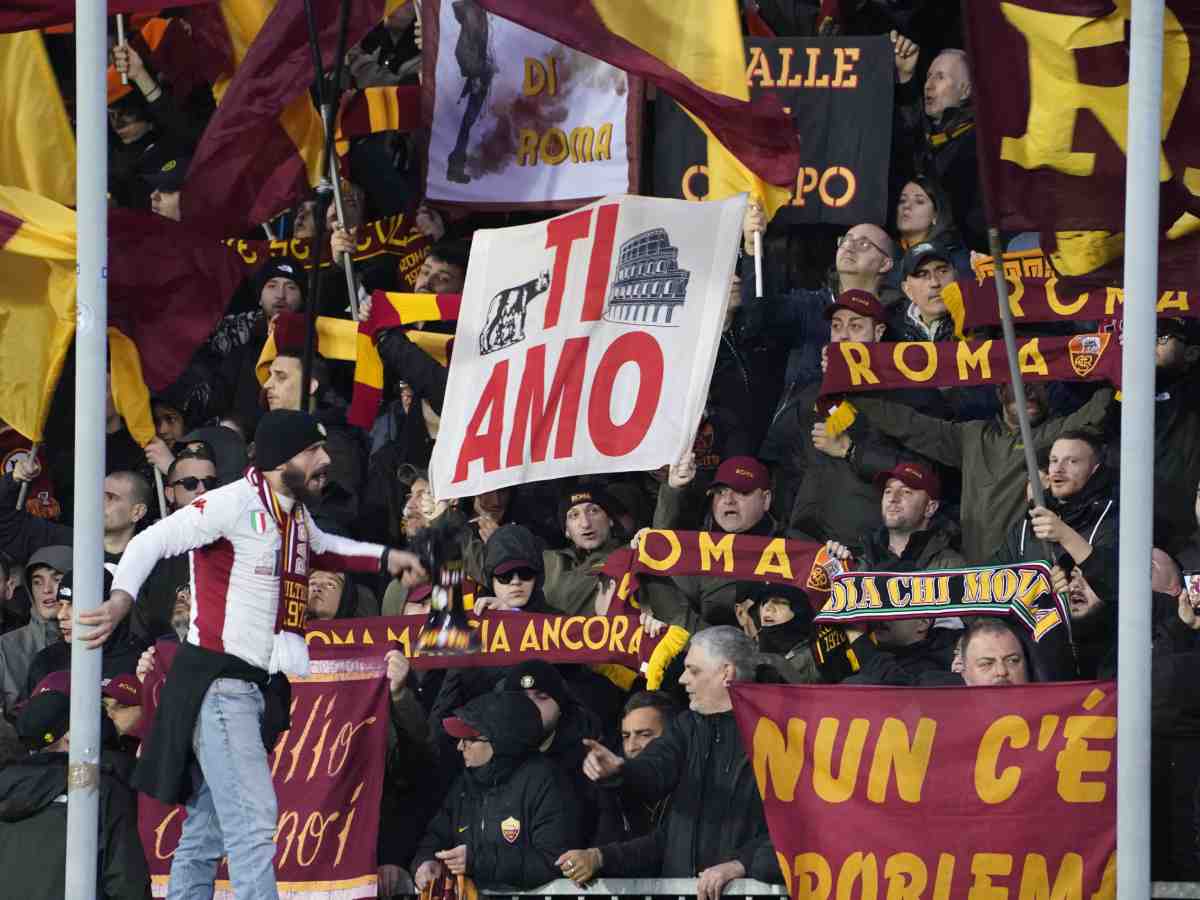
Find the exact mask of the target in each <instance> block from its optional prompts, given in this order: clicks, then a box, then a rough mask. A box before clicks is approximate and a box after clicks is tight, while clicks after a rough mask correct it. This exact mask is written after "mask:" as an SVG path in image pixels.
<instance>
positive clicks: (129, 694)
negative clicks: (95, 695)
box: [100, 673, 142, 706]
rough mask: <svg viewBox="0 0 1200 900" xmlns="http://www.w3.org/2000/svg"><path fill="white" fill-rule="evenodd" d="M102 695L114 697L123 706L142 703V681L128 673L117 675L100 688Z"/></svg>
mask: <svg viewBox="0 0 1200 900" xmlns="http://www.w3.org/2000/svg"><path fill="white" fill-rule="evenodd" d="M100 696H101V697H112V698H113V699H114V700H116V701H117V702H118V703H120V704H121V705H122V706H141V705H142V683H141V682H140V681H138V680H137V678H136V677H134V676H133V675H130V674H128V673H124V674H121V675H115V676H113V677H112V678H110V679H108V681H107V682H106V683H105V684H104V686H103V687H101V688H100Z"/></svg>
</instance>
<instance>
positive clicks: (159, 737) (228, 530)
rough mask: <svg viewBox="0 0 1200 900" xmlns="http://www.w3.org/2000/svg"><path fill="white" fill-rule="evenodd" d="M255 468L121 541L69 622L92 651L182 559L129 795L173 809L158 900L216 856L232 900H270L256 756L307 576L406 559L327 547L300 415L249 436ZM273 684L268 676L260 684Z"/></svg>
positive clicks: (271, 808)
mask: <svg viewBox="0 0 1200 900" xmlns="http://www.w3.org/2000/svg"><path fill="white" fill-rule="evenodd" d="M254 440H255V448H256V456H255V462H256V464H257V465H256V466H252V467H250V468H249V469H247V470H246V475H245V477H244V478H243V479H241V480H240V481H236V482H234V483H233V484H229V485H226V486H225V487H221V488H217V489H215V490H212V491H208V492H206V493H204V494H203V495H202V496H199V497H197V498H196V499H194V500H193V501H192V502H191V503H190V504H189V505H187V506H185V507H183V508H181V509H179V510H177V511H176V512H175V513H173V514H172V515H170V516H168V517H167V518H165V519H163V520H162V521H161V522H158V523H157V524H156V525H154V526H152V527H151V528H148V529H146V530H145V531H144V532H142V534H140V535H138V537H136V538H134V540H133V541H131V542H130V544H129V546H128V547H127V548H126V550H125V554H124V556H123V557H122V559H121V565H120V566H119V567H118V568H117V574H116V576H115V577H114V579H113V589H112V592H111V594H110V595H109V598H108V600H107V601H105V602H104V603H103V604H101V606H100V607H99V608H98V609H96V610H95V611H93V612H91V613H86V614H80V616H79V621H80V623H81V624H82V625H85V626H86V625H92V626H94V630H93V631H92V632H91V634H90V635H89V636H88V646H89V647H93V648H95V647H99V646H100V645H102V644H103V643H104V641H105V640H107V639H108V637H109V635H110V634H111V633H112V629H113V627H114V626H115V625H116V624H117V623H119V622H120V621H121V620H122V619H123V618H124V617H125V616H126V615H127V614H128V612H129V609H130V607H131V606H132V604H133V598H134V597H135V596H137V593H138V590H139V589H140V588H141V586H142V582H143V581H144V580H145V579H146V576H147V575H148V574H149V573H150V570H151V569H152V568H153V567H154V564H155V563H156V562H158V560H160V559H163V558H165V557H169V556H176V555H178V554H181V553H186V552H187V551H189V550H190V551H193V552H192V567H191V568H192V572H191V576H192V577H191V580H192V598H193V600H192V612H191V623H190V627H189V630H188V636H187V641H186V643H184V644H183V645H182V646H181V647H180V648H179V652H178V653H177V654H176V656H175V660H174V662H173V664H172V666H171V671H170V674H169V675H168V677H167V682H166V684H165V685H164V686H163V691H162V696H161V698H160V701H159V706H158V713H157V715H156V717H155V720H154V723H153V725H152V728H151V731H150V735H149V737H148V738H147V740H146V742H145V745H144V751H143V755H142V758H141V760H140V761H139V763H138V767H137V770H136V771H135V772H134V777H133V783H134V787H136V788H137V789H138V790H140V791H142V792H143V793H147V794H150V795H151V796H153V797H156V798H158V799H159V800H162V801H163V802H165V803H184V804H186V806H187V819H186V821H185V823H184V826H183V834H182V837H181V838H180V841H179V846H178V849H176V851H175V857H174V860H173V862H172V865H171V882H170V887H169V889H168V894H167V896H168V897H169V898H191V897H208V896H212V889H213V881H214V879H215V878H216V874H217V866H218V864H219V863H220V861H221V857H222V856H223V855H225V854H226V853H228V855H229V875H230V880H231V881H232V883H233V890H234V893H235V894H236V895H237V896H238V898H239V900H266V898H269V900H275V898H277V897H278V891H277V888H276V883H275V872H274V867H273V864H272V861H273V857H274V855H275V845H274V842H273V837H274V834H275V826H276V818H277V815H278V810H277V804H276V800H275V791H274V788H273V786H272V783H271V772H270V769H269V767H268V763H267V752H268V749H269V748H270V746H271V745H272V744H273V743H274V736H272V735H269V734H268V732H269V731H273V732H275V736H277V734H278V733H279V731H281V730H283V729H285V728H286V727H287V710H288V706H289V704H288V702H287V699H288V698H287V681H286V677H285V676H286V675H287V674H293V675H305V674H307V673H308V649H307V647H306V645H305V643H304V636H303V635H304V618H305V611H306V607H307V602H308V598H307V591H308V574H309V571H310V569H312V568H319V569H325V570H333V571H351V572H378V571H380V570H381V569H382V568H384V567H386V568H387V570H388V571H389V572H391V573H392V574H393V575H398V574H400V573H401V572H402V571H403V570H405V569H419V567H420V564H419V563H418V561H417V558H416V557H415V556H413V555H412V554H411V553H406V552H403V551H400V550H392V549H389V548H386V547H383V546H381V545H379V544H367V543H361V542H359V541H352V540H349V539H347V538H342V537H336V536H334V535H327V534H325V533H324V532H322V531H321V530H320V528H318V527H317V525H316V524H315V523H314V522H313V521H312V519H311V517H310V516H309V514H308V510H307V508H306V504H307V502H309V501H310V500H311V499H312V498H311V497H310V496H309V492H308V489H307V487H306V485H307V483H308V481H309V479H312V478H315V477H316V476H318V475H319V474H320V473H321V471H322V470H323V469H324V468H326V467H327V466H328V465H329V457H328V456H327V455H326V453H325V430H324V427H323V426H322V425H320V423H318V422H317V420H316V419H314V418H313V417H312V416H310V415H309V414H308V413H305V412H300V411H298V410H273V411H271V412H269V413H267V414H266V415H265V416H264V417H263V418H262V421H261V422H260V423H259V426H258V430H257V431H256V432H255V436H254ZM272 676H274V677H272Z"/></svg>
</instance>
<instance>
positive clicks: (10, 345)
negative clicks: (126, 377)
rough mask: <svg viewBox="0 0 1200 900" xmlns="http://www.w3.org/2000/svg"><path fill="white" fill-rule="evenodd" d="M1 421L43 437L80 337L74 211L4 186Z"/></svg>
mask: <svg viewBox="0 0 1200 900" xmlns="http://www.w3.org/2000/svg"><path fill="white" fill-rule="evenodd" d="M0 271H2V272H3V273H4V277H3V278H0V384H3V385H4V390H3V391H0V419H4V421H6V422H7V423H8V424H9V425H11V426H12V427H13V428H15V429H16V430H17V431H19V432H20V433H21V434H23V435H24V436H25V437H27V438H29V440H31V441H40V440H41V439H42V429H43V428H44V427H45V424H46V416H47V415H48V414H49V412H50V402H51V400H52V399H53V398H54V389H55V387H56V386H57V385H58V377H59V375H60V374H61V373H62V367H63V361H64V360H65V359H66V357H67V351H68V350H69V349H70V347H71V339H72V338H73V336H74V334H75V285H76V277H75V213H74V212H73V211H72V210H69V209H67V208H66V207H65V206H63V205H62V204H59V203H55V202H54V201H53V200H48V199H46V198H45V197H39V196H38V195H36V194H33V193H30V192H29V191H25V190H21V189H20V188H11V187H5V186H0Z"/></svg>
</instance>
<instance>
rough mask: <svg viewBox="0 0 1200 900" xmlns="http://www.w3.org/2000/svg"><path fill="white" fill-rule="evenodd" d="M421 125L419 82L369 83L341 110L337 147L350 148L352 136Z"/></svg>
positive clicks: (346, 150) (341, 150)
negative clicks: (368, 85)
mask: <svg viewBox="0 0 1200 900" xmlns="http://www.w3.org/2000/svg"><path fill="white" fill-rule="evenodd" d="M420 127H421V88H420V86H419V85H415V84H413V85H408V84H405V85H397V86H394V87H369V88H365V89H364V90H361V91H359V92H357V93H356V94H354V96H352V97H350V98H349V99H348V100H347V101H346V102H345V103H344V104H343V105H342V108H341V109H340V110H339V111H338V120H337V132H336V135H335V139H334V147H335V148H336V150H337V155H338V156H345V155H346V154H347V153H349V152H350V139H351V138H356V137H362V136H364V135H368V134H374V133H375V132H377V131H412V130H413V129H414V128H420Z"/></svg>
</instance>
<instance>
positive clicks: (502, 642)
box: [485, 622, 512, 653]
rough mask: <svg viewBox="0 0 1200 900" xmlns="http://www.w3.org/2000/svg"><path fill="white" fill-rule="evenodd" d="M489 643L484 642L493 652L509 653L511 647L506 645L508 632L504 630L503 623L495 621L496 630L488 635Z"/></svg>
mask: <svg viewBox="0 0 1200 900" xmlns="http://www.w3.org/2000/svg"><path fill="white" fill-rule="evenodd" d="M490 637H491V638H492V642H491V644H486V642H485V644H486V646H490V647H491V648H492V652H493V653H511V652H512V649H511V648H510V647H509V646H508V634H507V633H506V632H505V630H504V623H503V622H497V623H496V631H495V633H494V634H492V635H491V636H490Z"/></svg>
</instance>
